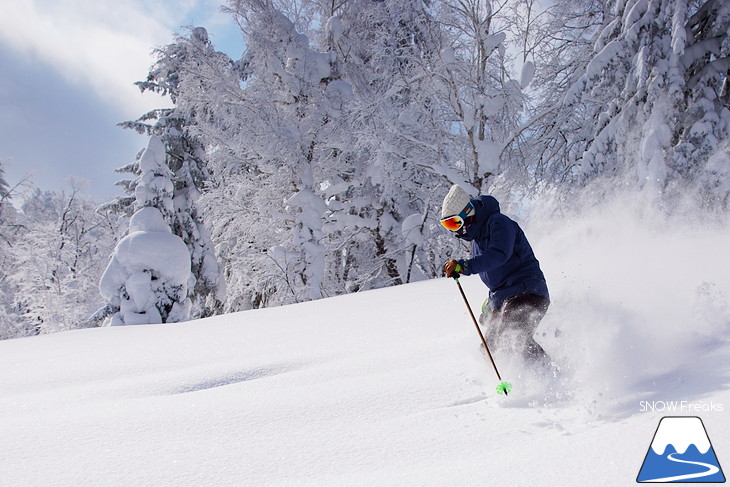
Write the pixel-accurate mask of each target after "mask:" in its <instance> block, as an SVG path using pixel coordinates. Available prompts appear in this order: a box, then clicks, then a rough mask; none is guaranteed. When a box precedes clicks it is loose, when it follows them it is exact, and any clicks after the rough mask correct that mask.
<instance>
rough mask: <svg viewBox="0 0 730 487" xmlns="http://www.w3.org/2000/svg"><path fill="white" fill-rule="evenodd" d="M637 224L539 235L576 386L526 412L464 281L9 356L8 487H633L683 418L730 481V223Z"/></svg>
mask: <svg viewBox="0 0 730 487" xmlns="http://www.w3.org/2000/svg"><path fill="white" fill-rule="evenodd" d="M589 213H590V212H589ZM638 213H640V212H637V211H635V210H632V208H631V207H630V206H627V205H626V202H625V201H619V202H617V204H616V205H614V206H606V205H604V206H603V207H602V208H600V209H596V214H595V215H594V216H591V215H590V214H587V215H586V216H585V217H581V218H577V217H574V218H570V219H564V220H562V221H560V222H555V221H550V220H547V219H545V220H543V221H542V223H543V225H542V226H541V225H536V224H535V223H533V225H532V226H527V227H526V229H525V230H526V233H527V234H528V235H530V241H531V244H532V245H533V248H535V252H536V255H537V256H538V258H539V259H540V260H541V264H542V266H543V270H544V271H545V274H546V277H547V279H548V284H549V285H550V292H551V297H552V300H553V303H552V306H551V308H550V310H549V311H548V314H547V315H546V317H545V319H544V320H543V322H542V324H541V326H540V328H539V329H538V333H537V335H536V338H537V339H538V340H539V341H540V342H541V343H542V345H543V346H544V347H545V349H546V350H547V351H548V353H550V354H551V356H552V357H553V358H554V359H555V360H556V361H557V362H558V363H560V365H561V367H562V370H563V374H562V376H561V377H560V378H559V379H556V380H552V381H544V380H538V379H536V378H535V377H534V376H533V375H531V374H530V373H529V371H525V370H522V369H521V365H520V364H519V362H515V361H514V360H513V359H512V358H511V357H509V356H505V355H504V354H501V353H495V359H496V362H497V364H498V366H499V368H500V372H501V373H502V376H503V377H504V378H505V379H506V380H509V381H510V382H512V384H513V386H514V388H513V391H512V393H511V394H510V397H504V396H500V395H497V394H496V393H495V387H496V385H497V382H498V381H497V379H496V377H495V375H494V372H493V371H492V369H491V365H490V364H489V362H488V361H487V360H486V359H485V357H484V356H483V354H482V353H481V352H480V351H479V343H480V342H479V339H478V337H477V336H476V332H475V330H474V326H473V324H472V323H471V321H470V318H469V315H468V314H467V311H466V309H465V307H464V303H463V301H462V299H461V296H460V295H459V292H458V289H457V288H456V286H455V284H454V283H453V282H451V280H449V279H434V280H431V281H426V282H421V283H416V284H409V285H404V286H399V287H395V288H389V289H382V290H376V291H368V292H363V293H358V294H353V295H348V296H341V297H336V298H329V299H322V300H319V301H313V302H308V303H303V304H298V305H293V306H285V307H281V308H272V309H265V310H255V311H247V312H242V313H236V314H231V315H225V316H218V317H214V318H209V319H206V320H200V321H191V322H187V323H180V324H174V325H140V326H127V327H118V328H102V329H89V330H78V331H72V332H64V333H58V334H54V335H44V336H39V337H33V338H25V339H18V340H9V341H3V342H0V418H2V420H1V421H0V485H3V486H6V485H7V486H44V487H46V486H74V487H78V486H94V487H98V486H130V485H134V486H156V487H157V486H176V487H177V486H201V485H203V486H259V485H264V486H266V485H275V486H280V485H284V486H288V485H291V486H307V485H311V486H342V485H347V486H351V485H355V486H358V485H362V486H393V485H398V486H403V485H409V486H410V485H423V486H454V485H458V486H471V485H473V486H484V485H510V486H540V487H545V486H548V487H549V486H561V487H562V486H566V487H571V486H610V487H615V486H625V485H634V483H635V479H636V476H637V474H638V472H639V470H640V468H641V465H642V462H643V460H644V458H645V456H646V455H647V451H648V449H649V446H650V444H651V441H652V438H653V435H654V433H655V431H656V428H657V425H658V424H659V420H660V419H661V418H662V417H663V416H700V417H701V418H702V421H703V423H704V425H705V427H706V429H707V433H708V435H709V438H710V440H711V442H712V446H713V449H714V451H715V453H716V454H717V458H718V460H719V462H720V465H721V466H724V467H725V468H726V469H727V468H730V467H728V466H730V419H729V418H730V360H729V359H730V269H728V267H727V258H726V253H727V249H728V248H730V231H729V230H728V228H730V225H724V226H722V227H712V226H707V225H704V224H698V223H697V221H696V220H697V218H696V215H690V217H688V218H682V219H680V220H681V221H680V222H674V223H672V222H667V221H666V220H662V219H661V218H660V217H658V216H657V215H646V216H648V217H645V218H644V219H643V220H642V219H641V218H640V217H636V215H637V214H638ZM533 221H534V222H539V221H540V220H539V219H535V220H533ZM462 284H463V286H464V289H465V291H466V293H467V296H468V297H469V300H470V301H471V304H472V307H473V308H475V310H476V309H477V308H478V307H479V306H480V305H481V301H482V300H483V298H484V294H485V288H484V286H483V285H482V284H481V282H480V281H479V279H478V278H476V277H470V278H464V279H462ZM727 473H728V472H725V474H726V475H727Z"/></svg>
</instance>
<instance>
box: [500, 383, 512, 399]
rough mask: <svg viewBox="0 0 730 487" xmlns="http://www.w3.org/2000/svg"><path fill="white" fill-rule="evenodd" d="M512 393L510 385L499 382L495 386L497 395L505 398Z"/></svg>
mask: <svg viewBox="0 0 730 487" xmlns="http://www.w3.org/2000/svg"><path fill="white" fill-rule="evenodd" d="M510 392H512V384H510V383H509V382H500V384H499V385H498V386H497V394H504V395H505V396H506V395H508V394H509V393H510Z"/></svg>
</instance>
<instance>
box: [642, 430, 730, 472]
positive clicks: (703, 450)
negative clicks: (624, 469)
mask: <svg viewBox="0 0 730 487" xmlns="http://www.w3.org/2000/svg"><path fill="white" fill-rule="evenodd" d="M636 481H637V482H640V483H643V482H648V483H652V482H654V483H665V482H666V483H668V482H693V483H694V482H706V483H724V482H725V475H724V474H723V472H722V468H721V467H720V462H718V461H717V456H716V455H715V450H714V448H712V443H710V437H709V436H707V430H706V429H705V425H704V423H702V420H701V419H700V418H698V417H696V416H665V417H664V418H662V419H661V421H659V426H658V427H657V430H656V433H654V438H653V439H652V441H651V445H649V450H648V451H647V452H646V457H645V458H644V463H643V464H642V465H641V470H640V471H639V475H638V476H637V477H636Z"/></svg>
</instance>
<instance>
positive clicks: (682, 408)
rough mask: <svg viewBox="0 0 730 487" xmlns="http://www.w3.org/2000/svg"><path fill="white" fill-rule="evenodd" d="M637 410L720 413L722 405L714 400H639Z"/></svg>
mask: <svg viewBox="0 0 730 487" xmlns="http://www.w3.org/2000/svg"><path fill="white" fill-rule="evenodd" d="M639 411H640V412H642V413H646V412H655V411H658V412H660V413H663V412H668V413H701V412H704V413H721V412H723V411H724V406H723V405H722V404H720V403H716V402H714V401H710V402H705V401H640V402H639Z"/></svg>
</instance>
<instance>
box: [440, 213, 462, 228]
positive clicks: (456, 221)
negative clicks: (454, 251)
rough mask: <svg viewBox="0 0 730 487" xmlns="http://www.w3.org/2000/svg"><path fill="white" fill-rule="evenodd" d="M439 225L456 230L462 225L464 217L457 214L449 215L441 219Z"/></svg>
mask: <svg viewBox="0 0 730 487" xmlns="http://www.w3.org/2000/svg"><path fill="white" fill-rule="evenodd" d="M441 225H443V226H444V228H445V229H446V230H449V231H452V232H456V231H458V230H459V229H460V228H461V227H463V226H464V219H463V218H461V217H460V216H458V215H457V216H450V217H448V218H444V219H443V220H441Z"/></svg>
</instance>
